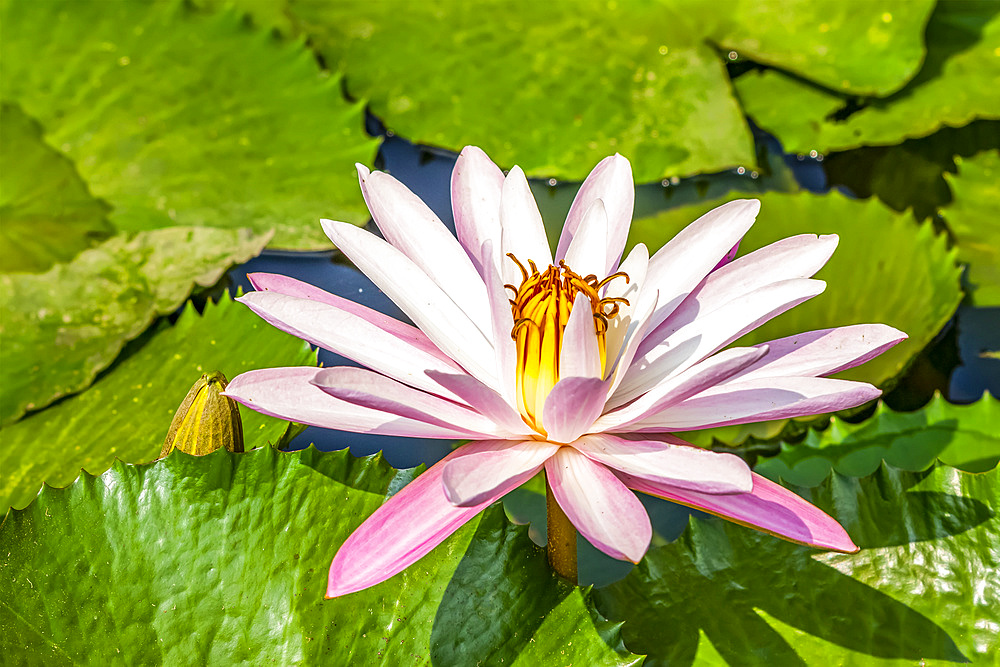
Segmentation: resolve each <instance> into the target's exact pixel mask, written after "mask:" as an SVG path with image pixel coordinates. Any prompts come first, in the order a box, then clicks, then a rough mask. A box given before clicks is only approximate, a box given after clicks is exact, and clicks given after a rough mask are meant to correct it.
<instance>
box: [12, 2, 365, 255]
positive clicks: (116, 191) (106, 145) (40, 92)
mask: <svg viewBox="0 0 1000 667" xmlns="http://www.w3.org/2000/svg"><path fill="white" fill-rule="evenodd" d="M0 22H2V23H3V24H4V25H7V26H11V27H13V26H17V29H16V30H15V29H9V30H6V31H5V34H4V39H3V42H2V44H0V58H2V59H3V62H4V77H3V81H2V83H0V93H2V95H3V97H4V98H5V99H10V100H13V101H16V102H18V103H19V104H20V105H21V106H22V107H23V108H24V109H25V111H26V112H27V113H28V114H30V115H31V116H33V117H34V118H36V119H38V120H39V122H40V123H41V124H42V126H43V128H44V131H45V138H46V140H47V141H48V143H49V144H51V145H52V146H54V147H56V148H58V149H59V150H60V151H62V152H63V153H65V154H66V155H68V156H69V157H70V158H71V159H72V160H73V161H74V162H75V163H76V165H77V168H78V169H79V171H80V173H81V175H82V176H83V178H84V180H85V181H86V182H87V184H88V185H89V187H90V189H91V191H92V192H93V193H94V194H95V195H96V196H98V197H100V198H102V199H104V200H106V201H107V202H108V203H110V204H111V205H112V206H113V207H114V211H113V212H112V214H111V218H110V219H111V222H112V223H113V224H114V225H115V226H116V227H117V228H118V229H122V230H127V231H134V230H149V229H157V228H162V227H167V226H174V225H185V226H210V227H225V228H233V227H251V228H252V229H254V230H256V231H258V232H265V231H268V230H271V229H273V230H275V237H274V240H273V245H274V246H276V247H281V248H296V249H317V248H328V247H329V246H330V242H329V241H328V240H327V239H326V237H325V236H324V235H323V233H322V230H321V229H320V227H319V226H318V225H316V224H315V221H316V219H317V218H318V217H319V216H326V217H331V218H337V219H340V220H347V221H351V222H358V223H361V222H364V221H366V220H368V212H367V209H366V208H365V205H364V201H363V199H362V197H361V194H360V191H359V189H358V184H357V174H356V172H355V169H354V166H353V165H354V163H355V162H363V163H366V164H371V162H372V160H373V159H374V157H375V151H376V149H377V147H378V140H377V139H372V138H370V137H368V136H367V135H365V133H364V130H363V128H364V110H363V104H361V103H349V102H347V101H345V100H344V99H343V97H342V95H341V92H340V81H339V79H338V77H336V76H333V77H331V76H328V75H326V74H324V73H323V72H321V71H320V70H319V68H318V66H317V65H316V63H315V60H314V59H313V56H312V53H311V52H310V51H308V50H307V49H306V48H305V47H304V46H303V45H302V44H301V43H297V42H296V43H291V42H285V41H282V40H281V39H279V38H276V37H274V36H272V35H271V34H270V32H269V31H266V30H264V29H258V28H254V27H252V26H249V25H248V24H247V23H246V22H245V21H244V20H243V19H242V17H241V16H240V15H239V14H237V13H236V12H232V11H230V12H223V13H220V14H218V15H215V16H206V15H205V14H203V13H201V12H197V11H195V10H194V9H191V8H189V7H188V6H187V4H185V3H183V2H156V3H147V2H141V1H139V0H127V1H122V2H113V3H103V2H99V3H94V2H75V1H72V0H52V1H51V2H41V3H34V2H6V3H4V4H3V6H2V9H0Z"/></svg>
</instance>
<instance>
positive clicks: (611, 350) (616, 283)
mask: <svg viewBox="0 0 1000 667" xmlns="http://www.w3.org/2000/svg"><path fill="white" fill-rule="evenodd" d="M648 264H649V251H648V250H647V249H646V245H645V244H644V243H639V244H636V246H635V247H634V248H632V251H631V252H630V253H629V254H628V257H626V258H625V261H624V262H622V264H621V266H620V267H619V269H618V270H619V271H622V272H624V273H625V274H626V275H628V282H625V279H624V278H615V279H614V280H612V281H611V282H610V283H608V284H607V285H606V286H605V293H604V295H603V296H605V297H621V298H623V299H627V300H628V303H619V304H618V315H617V316H615V317H613V318H611V320H610V321H609V322H608V331H607V333H605V335H604V347H605V351H606V353H607V371H608V372H607V373H606V375H610V373H611V371H612V369H613V368H614V366H615V364H616V360H617V359H618V356H619V355H620V354H621V351H622V347H623V346H624V345H625V344H626V342H627V341H628V336H629V335H630V332H633V331H635V330H636V327H633V326H632V322H633V321H634V320H636V319H637V318H636V317H635V313H637V312H642V309H641V308H640V306H641V305H643V304H640V303H639V301H640V299H642V298H643V296H642V295H643V293H642V287H643V286H644V285H645V283H646V267H647V265H648ZM647 298H652V299H653V300H655V298H656V295H655V293H654V294H652V295H649V296H648V297H647Z"/></svg>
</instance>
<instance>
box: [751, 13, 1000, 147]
mask: <svg viewBox="0 0 1000 667" xmlns="http://www.w3.org/2000/svg"><path fill="white" fill-rule="evenodd" d="M844 8H845V11H854V10H855V9H856V5H854V4H851V3H845V4H844ZM926 41H927V58H926V60H925V61H924V63H923V66H922V67H921V68H920V71H919V72H918V73H917V75H916V76H915V77H914V78H913V80H912V81H910V82H909V84H907V86H906V87H905V88H903V89H902V90H900V91H899V92H897V93H895V94H894V95H890V96H888V97H882V98H875V99H862V100H860V101H859V100H857V99H854V98H848V97H845V96H842V95H839V94H836V93H833V92H830V91H829V90H825V89H823V88H819V87H816V86H814V85H813V84H811V83H808V82H805V81H801V80H798V79H795V78H792V77H789V76H785V75H784V74H781V73H779V72H777V71H774V70H768V71H763V72H751V73H748V74H746V75H744V76H741V77H739V78H737V79H736V80H735V82H734V85H735V87H736V91H737V94H738V95H739V98H740V100H741V102H742V103H743V108H744V109H745V110H746V112H747V114H748V115H749V116H750V117H751V118H752V119H753V120H754V122H756V123H757V124H758V125H760V126H761V127H762V128H764V129H765V130H767V131H769V132H771V133H772V134H774V135H776V136H777V137H778V139H779V140H780V141H781V142H782V144H783V145H784V147H785V149H786V150H788V151H790V152H795V153H808V152H809V151H811V150H816V151H819V152H820V153H828V152H830V151H842V150H846V149H849V148H855V147H857V146H870V145H888V144H895V143H898V142H900V141H902V140H903V139H907V138H912V137H923V136H926V135H928V134H931V133H932V132H934V131H936V130H938V129H939V128H941V127H944V126H951V127H957V126H961V125H965V124H967V123H969V122H971V121H973V120H975V119H977V118H993V119H996V118H1000V87H998V86H997V85H996V81H997V80H998V79H1000V46H998V44H1000V5H998V4H997V3H995V2H991V1H990V0H971V1H969V2H953V1H949V2H939V3H938V4H937V6H936V7H935V9H934V13H933V14H932V15H931V19H930V21H929V23H928V25H927V34H926ZM871 62H872V61H867V63H868V64H869V65H870V63H871ZM879 67H881V63H880V64H879V66H878V67H872V69H879Z"/></svg>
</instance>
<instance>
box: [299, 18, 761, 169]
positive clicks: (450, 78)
mask: <svg viewBox="0 0 1000 667" xmlns="http://www.w3.org/2000/svg"><path fill="white" fill-rule="evenodd" d="M693 6H694V7H698V5H696V4H695V5H693ZM689 9H690V8H687V7H681V8H673V9H672V8H669V7H667V6H665V5H662V4H645V3H632V2H620V3H613V4H610V5H609V4H608V3H606V2H598V1H596V0H587V1H584V2H580V3H576V4H575V5H574V6H573V11H566V7H565V6H564V5H561V4H559V3H555V4H553V3H545V2H533V3H517V5H516V8H515V7H512V6H511V4H510V3H509V2H503V1H500V0H492V1H491V2H479V3H477V4H476V8H475V11H470V9H469V5H468V3H464V2H459V1H457V0H451V1H447V2H439V3H412V4H410V5H408V6H407V7H406V11H400V7H399V6H398V5H396V4H393V3H377V2H370V3H363V4H359V3H329V2H322V1H316V0H306V1H301V0H300V1H296V2H293V3H290V9H289V11H290V13H291V14H292V15H293V18H294V20H295V21H296V23H297V25H298V27H299V28H300V30H301V31H302V32H304V33H305V34H307V35H309V37H310V39H311V40H312V41H313V42H314V43H315V45H316V46H317V48H318V49H319V51H320V52H321V53H322V54H323V57H324V58H325V60H326V63H327V64H328V65H329V66H330V67H331V68H334V69H339V70H340V71H343V72H344V73H345V75H346V84H347V89H348V90H349V91H350V93H351V94H352V95H353V96H355V97H361V98H368V99H370V101H371V108H372V111H373V112H374V113H375V115H377V116H378V117H379V118H381V119H382V120H383V121H384V122H385V123H386V125H387V127H388V128H389V129H391V130H393V131H394V132H396V133H397V134H399V135H401V136H404V137H406V138H407V139H410V140H412V141H415V142H419V143H422V144H427V145H431V146H440V147H444V148H448V149H451V150H460V149H461V148H462V147H463V146H464V145H466V144H475V145H477V146H480V147H482V148H483V150H485V151H486V152H487V153H488V154H489V155H490V156H491V157H492V158H493V160H494V161H496V162H497V163H498V164H500V165H503V166H505V167H510V166H512V165H514V164H518V165H520V166H521V167H522V168H523V169H524V171H525V172H526V173H527V174H528V175H529V176H545V177H556V178H563V179H568V180H583V178H584V177H585V176H586V175H587V172H588V171H589V170H590V169H591V168H592V167H593V165H595V164H596V163H597V162H598V161H599V160H600V159H601V158H603V157H604V156H606V155H610V154H613V153H615V152H620V153H622V154H624V155H626V156H628V158H629V160H631V162H632V169H633V173H634V175H635V178H636V181H637V182H648V181H654V180H660V179H661V178H663V177H664V176H672V175H685V174H693V173H698V172H711V171H720V170H722V169H726V168H729V167H735V166H738V165H741V164H744V165H749V164H752V163H753V161H754V153H753V141H752V139H751V136H750V132H749V129H748V127H747V125H746V122H745V120H744V118H743V115H742V113H741V111H740V109H739V106H738V105H737V104H736V101H735V100H734V99H733V97H732V93H731V89H730V85H729V79H728V76H727V75H726V70H725V66H724V64H723V62H722V59H721V58H720V57H719V56H718V54H717V52H716V50H715V48H714V47H712V46H711V45H709V44H708V43H707V42H706V40H705V37H706V36H707V33H706V30H708V29H710V28H711V26H714V25H715V22H714V20H712V19H711V16H712V15H713V14H715V13H716V8H715V7H713V8H711V10H710V11H709V10H708V9H707V8H706V9H704V11H701V12H691V11H689ZM703 19H708V20H709V25H703Z"/></svg>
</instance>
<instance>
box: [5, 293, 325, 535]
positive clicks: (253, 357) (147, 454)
mask: <svg viewBox="0 0 1000 667" xmlns="http://www.w3.org/2000/svg"><path fill="white" fill-rule="evenodd" d="M315 363H316V355H315V353H314V352H311V351H310V348H309V345H308V344H306V343H303V342H302V341H301V340H299V339H298V338H294V337H292V336H289V335H288V334H285V333H283V332H281V331H278V330H277V329H275V328H274V327H271V326H268V325H267V324H266V323H265V322H263V321H262V320H261V319H260V318H259V317H257V316H256V315H254V314H253V313H251V312H250V311H249V310H248V309H247V308H246V307H244V306H242V305H240V304H238V303H236V302H234V301H230V300H229V298H228V296H224V297H223V298H222V299H221V300H220V301H219V303H218V304H212V303H209V304H208V305H207V306H206V307H205V312H204V314H203V315H198V313H197V312H196V311H195V309H194V307H193V306H191V305H190V304H189V305H188V306H187V307H186V308H185V310H184V312H183V313H182V314H181V316H180V318H179V319H178V320H177V324H176V325H174V326H168V325H167V324H166V323H163V324H162V325H161V326H160V327H159V328H158V329H156V331H155V332H154V333H153V334H152V335H151V336H150V337H149V338H148V340H144V341H142V345H141V347H138V349H137V350H134V351H132V353H131V354H130V355H129V356H127V357H126V358H125V359H124V360H123V361H121V362H120V363H118V364H116V365H115V366H114V367H113V368H112V369H111V370H110V371H108V372H107V373H105V374H104V375H102V376H101V377H100V378H99V379H98V380H97V382H95V383H94V384H93V385H92V386H90V387H89V388H88V389H87V390H86V391H84V392H81V393H79V394H77V395H75V396H71V397H69V398H67V399H65V400H63V401H60V402H59V403H57V404H56V405H53V406H51V407H49V408H47V409H45V410H41V411H39V412H36V413H34V414H32V415H29V416H28V417H26V418H24V419H22V420H21V421H19V422H17V423H16V424H13V425H11V426H6V427H4V429H3V447H2V448H0V471H2V475H0V516H2V515H3V514H4V513H5V512H6V511H7V508H8V507H10V506H13V507H15V508H18V509H20V508H22V507H25V506H26V505H27V504H28V503H30V502H31V500H32V499H33V498H34V497H35V496H36V495H37V493H38V489H39V488H40V487H41V486H42V483H43V482H44V483H46V484H48V485H49V486H58V487H62V486H66V485H67V484H70V483H71V482H72V481H73V480H75V479H76V478H77V477H78V476H79V475H80V470H81V468H82V469H83V470H86V471H87V472H89V473H90V474H93V475H97V474H100V473H102V472H104V471H105V470H107V469H108V468H109V467H110V466H111V464H112V462H113V461H115V460H116V459H120V460H122V461H125V462H128V463H146V462H148V461H152V460H153V459H155V458H156V457H157V456H159V453H160V447H161V446H162V445H163V439H164V437H165V436H166V435H167V429H168V428H169V427H170V420H171V418H172V417H173V415H174V411H175V410H177V407H178V406H179V405H180V404H181V401H183V400H184V397H185V395H186V394H187V392H188V390H189V389H190V388H191V385H193V384H194V382H195V381H196V380H197V379H198V378H199V376H201V375H202V374H203V373H209V372H212V371H215V370H218V371H221V372H222V373H223V374H224V375H225V376H226V377H229V378H233V377H235V376H236V375H237V374H239V373H242V372H244V371H247V370H251V369H254V368H261V367H268V366H299V365H313V364H315ZM240 414H241V415H242V418H243V432H244V433H245V434H246V440H247V442H248V443H250V442H257V443H258V444H265V443H267V442H271V443H273V444H276V443H278V441H279V439H280V438H281V437H282V434H284V432H285V429H286V428H287V427H288V422H285V421H282V420H280V419H275V418H273V417H265V416H263V415H261V414H260V413H257V412H254V411H252V410H246V409H244V410H241V411H240Z"/></svg>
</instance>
